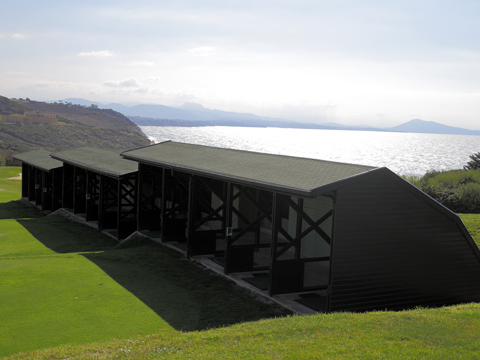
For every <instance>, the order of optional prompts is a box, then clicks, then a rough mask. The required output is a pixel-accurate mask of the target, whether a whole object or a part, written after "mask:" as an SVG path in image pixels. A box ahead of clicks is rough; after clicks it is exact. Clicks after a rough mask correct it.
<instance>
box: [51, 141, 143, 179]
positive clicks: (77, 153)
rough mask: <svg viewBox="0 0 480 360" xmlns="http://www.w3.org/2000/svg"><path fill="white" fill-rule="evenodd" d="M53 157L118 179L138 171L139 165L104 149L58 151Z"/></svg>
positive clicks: (85, 148)
mask: <svg viewBox="0 0 480 360" xmlns="http://www.w3.org/2000/svg"><path fill="white" fill-rule="evenodd" d="M51 156H52V157H53V158H55V159H57V160H60V161H62V162H64V163H67V164H71V165H75V166H77V167H80V168H83V169H86V170H90V171H93V172H96V173H98V174H103V175H107V176H111V177H116V178H118V177H120V176H123V175H127V174H131V173H134V172H136V171H137V170H138V163H136V162H133V161H129V160H125V159H123V158H122V157H121V156H120V155H119V154H118V153H116V152H113V151H109V150H103V149H95V148H90V147H82V148H77V149H69V150H62V151H58V152H55V153H52V154H51Z"/></svg>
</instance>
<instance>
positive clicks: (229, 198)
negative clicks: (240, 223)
mask: <svg viewBox="0 0 480 360" xmlns="http://www.w3.org/2000/svg"><path fill="white" fill-rule="evenodd" d="M226 192H227V194H226V196H225V233H224V234H225V265H224V267H223V272H224V273H225V274H228V273H229V272H230V269H229V261H228V259H229V258H230V255H231V250H232V249H231V246H232V245H231V240H232V233H231V230H232V226H233V225H232V207H233V185H232V183H230V182H228V183H227V189H226Z"/></svg>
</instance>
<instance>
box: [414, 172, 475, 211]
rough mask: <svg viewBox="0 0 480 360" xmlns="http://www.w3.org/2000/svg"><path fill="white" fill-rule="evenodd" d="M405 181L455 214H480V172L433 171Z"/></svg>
mask: <svg viewBox="0 0 480 360" xmlns="http://www.w3.org/2000/svg"><path fill="white" fill-rule="evenodd" d="M404 179H405V180H407V181H409V182H410V183H412V184H413V185H415V186H416V187H418V188H419V189H420V190H422V191H423V192H425V193H426V194H428V195H429V196H431V197H432V198H434V199H435V200H437V201H438V202H439V203H441V204H443V205H445V206H446V207H448V208H449V209H450V210H452V211H454V212H457V213H467V214H480V170H450V171H434V170H433V171H428V172H427V173H426V174H425V175H423V176H422V177H420V178H419V177H416V176H404Z"/></svg>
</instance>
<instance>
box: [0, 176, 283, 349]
mask: <svg viewBox="0 0 480 360" xmlns="http://www.w3.org/2000/svg"><path fill="white" fill-rule="evenodd" d="M18 171H19V168H0V185H1V186H4V185H2V184H6V183H7V181H8V182H9V183H8V184H9V187H10V188H11V191H12V194H11V196H8V197H6V201H8V200H11V198H12V197H13V198H16V199H18V198H19V197H20V192H19V185H20V181H19V180H6V179H5V178H7V177H11V176H16V175H17V173H18ZM12 181H14V183H11V182H12ZM5 187H7V186H5ZM3 192H4V191H1V192H0V193H3ZM13 194H16V196H13ZM0 304H1V305H0V319H1V321H0V357H2V356H7V355H11V354H14V353H17V352H20V351H31V350H36V349H42V348H46V347H55V346H58V345H61V344H70V345H72V344H74V345H79V344H87V343H92V342H99V341H100V342H101V341H106V340H112V339H115V338H116V339H126V338H129V337H132V336H135V335H137V334H153V333H175V329H176V330H202V329H207V328H212V327H221V326H225V325H230V324H234V323H238V322H242V321H250V320H258V319H261V318H266V317H274V316H280V315H286V314H288V313H289V312H287V311H286V310H284V309H283V308H280V307H278V306H276V305H273V304H266V303H263V302H260V301H258V300H256V299H254V298H253V297H251V296H250V295H249V294H247V293H246V292H244V291H242V290H241V289H239V288H238V287H236V286H234V285H233V283H231V282H229V281H227V280H225V279H224V278H223V277H220V276H216V275H211V273H210V272H208V271H206V270H204V269H202V268H199V267H197V266H195V265H194V264H192V263H190V262H189V261H185V260H183V259H180V256H179V254H178V253H177V252H175V251H172V250H170V249H167V248H165V247H164V246H162V245H160V244H158V243H155V242H153V241H151V240H149V239H145V238H140V237H138V238H134V239H132V240H130V241H127V242H124V243H121V244H118V243H117V242H116V241H114V240H112V239H111V238H109V237H107V236H105V235H104V234H102V233H100V232H98V231H97V230H95V229H93V228H89V227H85V226H84V225H81V224H77V223H72V222H71V221H69V220H67V219H65V218H62V217H58V216H44V215H43V214H42V213H41V212H39V211H38V210H36V209H35V208H33V207H30V206H26V205H24V204H22V203H20V202H18V201H8V202H6V203H0Z"/></svg>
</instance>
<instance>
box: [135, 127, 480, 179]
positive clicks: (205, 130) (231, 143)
mask: <svg viewBox="0 0 480 360" xmlns="http://www.w3.org/2000/svg"><path fill="white" fill-rule="evenodd" d="M140 128H141V129H142V131H143V132H144V133H145V134H146V135H147V136H148V137H149V138H150V139H151V140H152V141H155V143H159V142H163V141H167V140H172V141H177V142H185V143H191V144H199V145H208V146H216V147H223V148H231V149H240V150H248V151H257V152H264V153H270V154H282V155H291V156H298V157H306V158H314V159H322V160H330V161H338V162H344V163H352V164H362V165H371V166H378V167H383V166H385V167H387V168H389V169H390V170H392V171H393V172H395V173H397V174H399V175H423V174H424V173H425V172H427V171H428V170H451V169H461V168H462V167H463V166H464V165H465V164H466V163H467V161H469V160H470V159H469V155H471V154H473V153H476V152H480V136H467V135H439V134H416V133H390V132H376V131H347V130H316V129H315V130H313V129H283V128H248V127H230V126H206V127H174V126H141V127H140Z"/></svg>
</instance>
